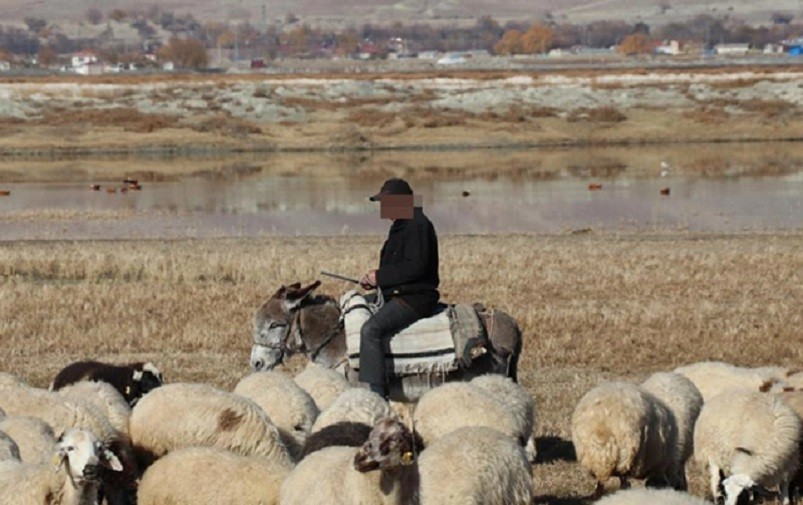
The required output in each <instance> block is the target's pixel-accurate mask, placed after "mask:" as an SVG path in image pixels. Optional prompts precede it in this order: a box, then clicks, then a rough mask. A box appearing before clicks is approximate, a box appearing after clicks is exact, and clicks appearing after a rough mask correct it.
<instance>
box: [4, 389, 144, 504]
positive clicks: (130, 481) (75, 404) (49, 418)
mask: <svg viewBox="0 0 803 505" xmlns="http://www.w3.org/2000/svg"><path fill="white" fill-rule="evenodd" d="M0 407H2V408H4V409H5V410H6V412H7V413H8V414H10V415H16V416H31V417H39V418H41V419H42V420H43V421H45V422H46V423H47V424H49V425H50V426H51V427H52V428H53V434H54V435H55V436H56V438H59V437H61V436H62V435H63V434H64V433H65V431H66V430H68V429H69V428H85V429H87V430H89V431H92V433H94V434H95V435H96V436H98V437H99V438H100V439H101V440H102V441H103V443H104V444H105V447H106V448H107V449H109V450H111V451H113V453H114V454H115V455H116V456H117V457H118V458H120V460H121V461H122V464H123V466H124V469H123V471H121V472H114V473H112V472H105V471H102V472H101V475H100V476H101V478H102V479H103V487H102V489H103V491H104V493H108V498H109V502H110V503H114V504H116V503H122V502H124V501H125V499H126V498H125V495H126V493H128V492H130V491H131V490H132V487H133V486H134V483H135V477H136V474H137V472H138V468H137V463H136V460H135V458H134V454H133V452H132V450H131V444H130V440H129V438H128V436H127V434H126V433H121V432H119V431H117V430H116V429H115V428H114V427H113V426H112V425H111V423H110V422H109V420H108V418H107V417H106V415H105V414H104V413H103V412H101V410H100V409H98V408H97V407H96V406H95V405H93V404H92V403H90V402H89V401H87V400H85V399H82V398H77V397H73V396H69V397H68V396H63V395H61V394H59V393H57V392H52V391H48V390H45V389H40V388H32V387H26V386H16V387H15V388H14V394H13V395H12V394H9V395H0Z"/></svg>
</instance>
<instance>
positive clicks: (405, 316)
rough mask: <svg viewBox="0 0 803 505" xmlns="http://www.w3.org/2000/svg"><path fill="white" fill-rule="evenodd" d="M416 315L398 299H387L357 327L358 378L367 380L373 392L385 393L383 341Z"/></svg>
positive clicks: (416, 315) (410, 321)
mask: <svg viewBox="0 0 803 505" xmlns="http://www.w3.org/2000/svg"><path fill="white" fill-rule="evenodd" d="M420 318H421V316H419V315H418V313H417V312H416V311H415V310H413V309H412V308H410V307H408V306H407V305H404V304H403V303H401V302H399V301H398V300H390V301H386V302H385V304H384V305H382V308H380V309H379V310H378V311H377V313H376V314H374V315H373V316H371V317H370V318H369V319H368V320H367V321H365V323H363V325H362V330H361V331H360V376H359V379H360V382H365V383H367V384H368V385H369V386H370V387H371V390H372V391H374V392H377V393H379V392H380V391H381V392H382V394H387V388H386V385H385V347H384V343H383V342H384V341H386V340H388V339H390V337H392V336H393V335H395V334H396V333H398V332H399V331H401V330H403V329H404V328H406V327H407V326H409V325H411V324H412V323H414V322H415V321H417V320H418V319H420Z"/></svg>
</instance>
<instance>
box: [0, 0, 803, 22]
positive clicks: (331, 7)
mask: <svg viewBox="0 0 803 505" xmlns="http://www.w3.org/2000/svg"><path fill="white" fill-rule="evenodd" d="M151 5H158V6H159V7H160V8H161V9H162V10H167V11H170V10H172V11H174V12H176V13H182V14H183V13H188V12H189V13H192V14H193V15H194V16H195V18H196V19H199V20H201V21H207V20H226V19H229V20H231V21H236V20H245V19H247V20H249V21H250V22H251V23H252V24H256V25H259V24H261V23H275V22H277V21H281V20H283V19H284V17H285V16H286V15H287V14H288V13H293V14H295V15H296V16H297V17H298V18H300V20H301V21H302V22H306V23H309V24H310V25H316V26H328V27H333V28H336V27H339V26H341V27H342V26H349V25H352V26H360V25H361V24H363V23H388V22H394V21H401V22H403V23H405V24H406V23H413V22H425V21H426V22H431V23H437V24H465V23H469V22H472V20H473V19H476V18H477V17H479V16H483V15H488V16H492V17H493V18H494V19H496V20H498V21H500V22H502V23H504V22H505V21H507V20H511V19H515V20H525V21H534V20H537V19H541V18H543V17H544V16H545V15H546V14H547V13H550V14H551V15H552V17H553V18H554V19H555V20H556V21H557V22H567V23H573V24H585V23H588V22H591V21H595V20H602V19H621V20H624V21H627V22H629V23H635V22H637V21H643V22H645V23H647V24H650V25H655V26H658V25H662V24H666V23H669V22H673V21H684V20H688V19H690V18H693V17H695V16H697V15H699V14H704V13H708V14H711V15H714V16H717V17H724V16H728V17H729V18H730V19H738V20H744V21H745V22H747V23H749V24H753V25H757V24H765V25H768V24H770V23H771V21H770V20H771V16H772V14H773V13H775V12H783V13H787V14H791V15H793V16H794V21H795V22H797V21H803V2H802V1H801V0H772V1H762V0H759V1H756V0H731V1H727V0H706V1H699V0H493V1H488V0H486V1H482V0H351V1H348V2H345V1H342V0H330V1H326V0H271V1H268V0H194V1H193V0H161V1H159V2H147V1H142V0H137V1H134V0H88V1H87V0H30V1H29V0H0V24H3V23H9V22H14V21H17V22H19V21H22V20H23V19H24V18H25V17H28V16H35V17H40V18H44V19H45V20H48V21H59V20H61V21H80V20H83V19H84V18H85V13H86V11H87V9H89V8H93V7H94V8H97V9H99V10H100V11H101V12H102V13H103V14H104V15H106V14H108V13H109V12H111V11H112V10H113V9H115V8H120V9H123V10H126V11H137V10H138V11H145V10H146V9H148V8H149V7H150V6H151Z"/></svg>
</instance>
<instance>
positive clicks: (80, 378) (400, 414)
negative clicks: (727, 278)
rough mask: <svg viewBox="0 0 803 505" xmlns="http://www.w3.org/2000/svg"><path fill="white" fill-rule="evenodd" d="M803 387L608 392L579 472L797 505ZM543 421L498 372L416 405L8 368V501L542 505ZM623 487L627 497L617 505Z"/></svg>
mask: <svg viewBox="0 0 803 505" xmlns="http://www.w3.org/2000/svg"><path fill="white" fill-rule="evenodd" d="M800 381H803V373H800V374H797V373H794V372H792V371H790V370H787V369H785V368H755V369H747V368H739V367H735V366H732V365H728V364H725V363H719V362H703V363H698V364H695V365H690V366H686V367H681V368H678V369H675V370H674V371H672V372H658V373H655V374H653V375H652V376H651V377H649V378H648V379H647V380H645V381H644V382H642V383H640V384H635V383H629V382H624V381H614V382H609V383H603V384H600V385H598V386H596V387H594V388H592V389H591V390H590V391H588V392H587V393H586V395H585V396H584V397H583V398H582V399H581V400H580V401H579V403H578V404H577V406H576V409H575V411H574V413H573V416H572V419H571V429H572V442H573V444H574V446H575V450H576V453H577V459H578V462H579V464H580V465H582V467H583V468H585V469H586V470H587V471H588V472H590V474H591V475H593V476H594V477H595V479H596V480H597V487H596V489H595V493H594V494H595V497H596V498H601V499H600V501H599V502H600V505H630V504H636V503H638V504H639V505H643V504H644V503H645V502H650V503H651V505H701V504H705V503H708V502H707V501H706V500H704V499H703V498H702V497H696V496H692V495H691V494H689V493H688V490H687V474H686V472H687V468H686V466H687V462H688V461H690V460H693V461H695V462H697V463H699V465H700V468H701V469H704V470H705V471H707V472H708V473H707V474H706V475H708V476H710V482H711V493H712V497H714V498H719V497H722V498H724V500H725V502H726V504H727V505H736V504H737V503H738V504H739V505H741V504H742V503H743V501H745V500H751V499H752V498H753V497H754V496H755V494H756V493H758V494H761V495H762V496H770V495H772V493H773V492H774V493H775V496H779V497H780V498H781V501H782V502H783V503H784V504H787V503H789V501H790V499H791V497H792V494H793V492H794V490H795V489H796V488H797V486H798V484H799V483H798V479H801V476H800V475H798V473H799V472H800V471H801V470H800V451H801V443H802V442H803V438H801V430H803V422H802V421H801V415H803V391H798V386H799V384H797V382H800ZM535 422H536V412H535V402H534V400H533V397H532V396H531V395H530V394H529V393H528V392H527V391H526V390H525V389H524V388H523V387H522V386H520V385H519V384H516V383H515V382H513V381H512V380H510V379H509V378H506V377H503V376H499V375H484V376H480V377H477V378H475V379H473V380H471V381H469V382H452V383H446V384H443V385H440V386H437V387H435V388H433V389H432V390H431V391H429V392H428V393H426V394H425V395H424V396H423V397H422V398H421V399H420V400H419V402H418V403H417V404H416V405H414V406H412V407H410V406H406V405H401V404H391V403H389V402H387V401H386V400H385V399H383V398H381V397H380V396H378V395H376V394H374V393H372V392H370V391H369V390H367V389H364V388H356V387H351V386H350V385H349V383H348V382H347V381H346V379H345V378H344V377H343V376H341V375H339V374H338V373H336V372H334V371H333V370H329V369H325V368H322V367H320V366H318V365H315V364H312V363H311V364H309V365H308V366H307V368H306V369H304V370H303V371H301V372H300V373H298V374H296V375H295V376H292V375H289V374H286V373H284V372H280V371H270V372H255V373H249V374H247V375H245V376H244V377H243V378H242V379H241V380H240V381H239V382H238V383H237V384H236V386H235V387H234V388H232V390H231V391H227V390H224V389H221V388H218V387H215V386H212V385H209V384H204V383H189V382H177V383H169V382H168V383H164V382H163V381H162V376H161V373H160V371H159V370H158V368H156V367H155V366H154V365H153V364H150V363H144V364H143V363H135V364H131V365H128V366H124V365H117V366H113V365H108V364H103V363H98V362H80V363H75V364H72V365H70V366H68V367H66V368H65V369H64V370H63V371H62V372H60V373H59V375H58V376H57V377H56V378H54V380H53V382H52V383H51V385H50V387H49V388H48V389H42V388H36V387H33V386H31V385H29V384H28V383H27V382H26V381H25V380H24V379H23V378H21V377H18V376H15V375H12V374H8V373H0V505H5V504H9V505H10V504H14V505H27V504H31V505H33V504H54V505H73V504H81V505H84V504H97V503H101V502H105V503H108V504H109V505H129V504H134V503H138V504H140V505H157V504H159V505H166V504H171V505H181V504H194V505H203V504H210V505H211V504H216V505H226V504H232V505H233V504H235V503H236V504H238V505H243V504H275V505H302V504H304V505H307V504H308V505H315V504H319V503H320V504H334V505H337V504H355V505H356V504H377V505H383V504H395V505H413V504H415V505H429V504H437V505H452V504H454V505H457V504H460V505H472V504H473V505H530V504H531V503H532V501H533V498H534V497H535V488H536V487H537V486H536V483H534V482H533V477H532V475H533V474H532V470H533V465H534V464H535V457H536V446H535V437H534V431H535ZM611 477H617V478H619V480H620V483H621V487H622V488H623V489H622V490H620V491H617V492H615V493H609V494H608V495H607V496H604V497H603V496H602V495H603V492H604V483H605V481H606V480H608V479H609V478H611ZM630 479H643V480H644V481H645V487H643V488H630V484H629V480H630ZM801 480H803V479H801ZM627 488H629V489H627ZM776 490H777V491H776Z"/></svg>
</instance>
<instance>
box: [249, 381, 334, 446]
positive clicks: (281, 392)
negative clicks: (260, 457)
mask: <svg viewBox="0 0 803 505" xmlns="http://www.w3.org/2000/svg"><path fill="white" fill-rule="evenodd" d="M233 392H234V393H235V394H238V395H241V396H244V397H246V398H250V399H251V400H253V401H254V402H256V404H257V405H259V406H260V407H261V408H262V410H264V411H265V413H266V414H268V417H269V418H270V420H271V421H272V422H273V424H275V425H276V427H277V428H278V429H279V433H280V434H281V436H282V440H283V441H284V443H285V445H286V446H287V447H288V449H289V450H290V453H291V454H292V455H293V457H294V458H297V457H298V455H299V454H300V452H301V450H302V447H303V446H304V441H305V440H306V439H307V437H308V436H309V434H310V432H311V431H312V425H313V423H314V422H315V419H317V417H318V414H319V413H320V412H319V411H318V406H317V405H316V404H315V401H314V400H313V399H312V397H311V396H310V395H309V393H307V392H306V391H304V390H303V389H301V387H300V386H299V385H298V384H296V383H295V381H293V379H292V378H291V377H288V376H287V375H284V374H282V373H280V372H275V371H269V372H256V373H252V374H250V375H248V376H246V377H244V378H243V379H241V380H240V382H238V383H237V385H236V386H235V387H234V391H233Z"/></svg>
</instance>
